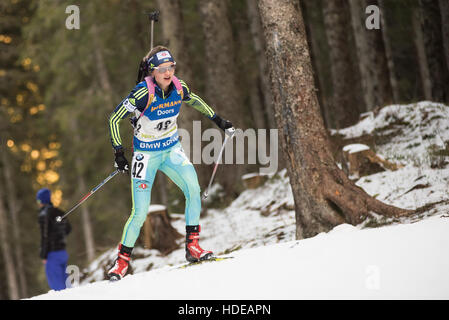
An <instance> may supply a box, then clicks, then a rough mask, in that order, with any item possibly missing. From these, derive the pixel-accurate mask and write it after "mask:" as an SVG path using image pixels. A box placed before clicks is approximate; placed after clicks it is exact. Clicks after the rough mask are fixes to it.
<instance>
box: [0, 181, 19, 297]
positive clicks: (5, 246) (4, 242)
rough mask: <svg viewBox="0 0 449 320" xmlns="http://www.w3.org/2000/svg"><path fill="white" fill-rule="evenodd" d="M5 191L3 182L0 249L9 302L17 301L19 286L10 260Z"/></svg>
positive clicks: (0, 209)
mask: <svg viewBox="0 0 449 320" xmlns="http://www.w3.org/2000/svg"><path fill="white" fill-rule="evenodd" d="M4 195H5V190H4V189H3V182H2V183H0V247H1V250H2V255H3V263H4V264H5V277H6V282H7V284H8V294H9V298H10V299H11V300H18V299H19V298H20V296H19V286H18V284H17V274H16V268H15V266H14V263H13V259H12V252H11V244H10V243H9V241H8V239H9V237H8V233H9V228H8V222H7V217H6V205H5V201H4Z"/></svg>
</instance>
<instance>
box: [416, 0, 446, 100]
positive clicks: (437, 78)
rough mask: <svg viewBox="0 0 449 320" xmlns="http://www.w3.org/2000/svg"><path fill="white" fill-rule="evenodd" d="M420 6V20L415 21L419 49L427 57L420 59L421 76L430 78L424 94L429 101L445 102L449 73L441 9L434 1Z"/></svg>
mask: <svg viewBox="0 0 449 320" xmlns="http://www.w3.org/2000/svg"><path fill="white" fill-rule="evenodd" d="M419 4H420V5H419V7H417V8H416V10H417V12H416V13H415V14H416V16H415V19H419V20H415V30H416V32H417V33H418V37H417V38H418V39H419V41H418V42H417V46H418V48H417V49H418V53H419V54H420V55H423V56H425V58H424V57H420V58H421V59H420V64H423V65H420V68H421V70H422V74H421V75H422V76H425V77H429V78H428V79H426V78H424V79H423V83H424V92H425V94H426V99H427V100H432V101H438V102H445V101H446V99H447V97H446V95H449V85H448V83H449V72H448V69H447V66H446V63H445V56H444V45H443V36H442V28H441V16H440V7H439V5H438V2H436V1H434V0H420V1H419ZM424 64H425V65H424ZM426 68H427V69H428V70H427V71H426V70H425V69H426Z"/></svg>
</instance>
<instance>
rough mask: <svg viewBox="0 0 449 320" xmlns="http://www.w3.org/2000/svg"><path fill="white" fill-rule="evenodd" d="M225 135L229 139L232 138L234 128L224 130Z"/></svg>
mask: <svg viewBox="0 0 449 320" xmlns="http://www.w3.org/2000/svg"><path fill="white" fill-rule="evenodd" d="M225 134H226V135H227V136H228V137H231V138H232V136H233V135H234V134H235V128H234V127H231V128H228V129H226V130H225Z"/></svg>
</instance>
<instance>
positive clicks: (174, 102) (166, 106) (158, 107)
mask: <svg viewBox="0 0 449 320" xmlns="http://www.w3.org/2000/svg"><path fill="white" fill-rule="evenodd" d="M181 102H182V101H181V100H176V101H172V102H166V103H161V104H159V105H157V106H154V107H151V112H153V111H155V110H159V109H164V108H169V107H173V106H176V105H178V104H180V103H181Z"/></svg>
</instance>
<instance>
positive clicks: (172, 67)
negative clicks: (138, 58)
mask: <svg viewBox="0 0 449 320" xmlns="http://www.w3.org/2000/svg"><path fill="white" fill-rule="evenodd" d="M175 68H176V62H174V63H173V64H171V65H169V66H166V67H154V68H153V69H155V70H157V72H159V73H166V72H167V71H170V72H172V71H175Z"/></svg>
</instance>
